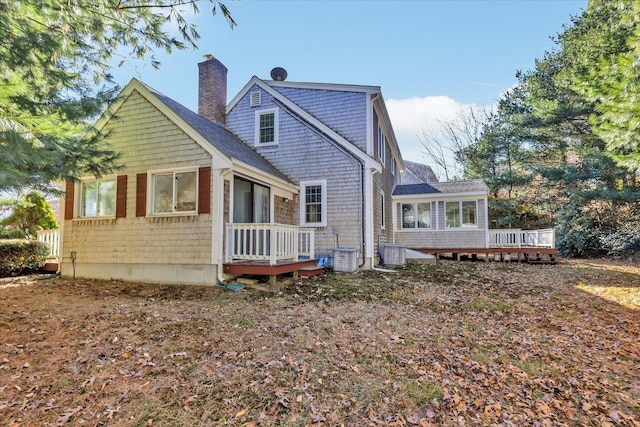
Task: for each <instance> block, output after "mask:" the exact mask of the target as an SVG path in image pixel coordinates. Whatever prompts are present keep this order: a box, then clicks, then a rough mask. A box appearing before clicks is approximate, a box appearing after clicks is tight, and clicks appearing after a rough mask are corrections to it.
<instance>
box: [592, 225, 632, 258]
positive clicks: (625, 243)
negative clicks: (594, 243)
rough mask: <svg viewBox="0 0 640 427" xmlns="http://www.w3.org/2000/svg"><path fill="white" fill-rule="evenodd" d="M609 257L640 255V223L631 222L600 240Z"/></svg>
mask: <svg viewBox="0 0 640 427" xmlns="http://www.w3.org/2000/svg"><path fill="white" fill-rule="evenodd" d="M600 243H601V244H602V248H603V249H605V250H606V251H607V254H609V255H616V256H631V255H634V254H636V253H640V221H636V222H629V223H627V224H625V225H623V226H622V227H620V228H619V229H618V230H616V231H614V232H611V233H608V234H606V235H604V236H602V237H601V238H600Z"/></svg>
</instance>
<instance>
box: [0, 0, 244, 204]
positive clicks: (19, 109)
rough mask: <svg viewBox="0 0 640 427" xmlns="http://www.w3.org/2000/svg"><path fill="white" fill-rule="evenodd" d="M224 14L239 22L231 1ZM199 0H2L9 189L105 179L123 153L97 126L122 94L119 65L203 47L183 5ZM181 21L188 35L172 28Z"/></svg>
mask: <svg viewBox="0 0 640 427" xmlns="http://www.w3.org/2000/svg"><path fill="white" fill-rule="evenodd" d="M209 1H210V3H212V4H213V13H214V14H215V13H216V11H218V10H220V11H221V12H222V14H223V15H224V17H225V18H226V19H227V22H228V23H229V25H231V26H234V25H235V22H234V21H233V19H232V18H231V15H230V13H229V10H228V9H227V8H226V6H225V5H224V4H222V3H220V2H219V1H217V0H209ZM197 4H198V1H190V0H118V1H111V0H65V1H59V0H0V159H2V160H1V162H0V191H6V190H12V189H19V188H23V187H31V188H40V189H44V190H51V187H50V183H51V182H52V181H55V180H70V179H74V178H77V177H79V176H83V175H88V174H92V175H96V176H99V175H102V174H105V173H109V172H111V171H113V170H114V169H116V168H117V167H118V153H115V152H113V151H111V150H109V149H108V147H105V146H104V145H103V144H102V139H103V135H100V134H99V133H97V132H90V131H91V129H90V128H89V123H91V122H93V121H94V120H95V119H96V118H97V116H98V115H99V114H100V113H101V112H102V111H103V110H104V109H105V106H106V105H107V104H108V103H109V102H111V101H112V100H113V98H114V95H115V94H116V93H117V89H118V88H117V85H115V84H114V82H113V81H112V79H111V75H110V73H109V72H110V69H111V64H112V63H114V60H115V59H116V57H117V55H121V52H125V55H126V56H124V57H122V60H123V61H124V60H129V59H131V60H136V59H139V60H150V61H151V63H152V64H153V65H154V66H156V67H157V66H159V63H158V61H157V60H156V59H155V57H154V52H155V51H165V52H171V51H172V50H174V49H184V48H187V47H195V46H196V45H195V42H196V40H197V39H198V38H199V35H198V33H197V31H196V29H195V27H194V26H193V25H192V24H190V23H188V22H187V21H186V20H185V18H184V16H183V13H184V12H182V11H181V10H180V8H179V6H181V7H184V6H190V7H191V10H192V11H193V12H198V7H197ZM169 22H171V23H173V24H175V25H177V27H178V29H179V34H180V35H179V37H175V36H173V35H171V34H169V33H167V32H165V31H164V27H163V26H164V25H165V24H167V23H169Z"/></svg>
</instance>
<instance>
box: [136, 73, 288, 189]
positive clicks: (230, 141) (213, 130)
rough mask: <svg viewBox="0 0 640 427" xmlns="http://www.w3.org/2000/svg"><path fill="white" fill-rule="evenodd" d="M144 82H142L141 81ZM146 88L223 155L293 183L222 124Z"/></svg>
mask: <svg viewBox="0 0 640 427" xmlns="http://www.w3.org/2000/svg"><path fill="white" fill-rule="evenodd" d="M143 84H144V83H143ZM145 87H146V88H147V89H149V91H150V92H151V93H152V94H153V95H154V96H155V97H156V98H158V99H159V100H160V101H161V102H162V103H163V104H164V105H166V106H167V107H169V108H170V109H171V110H172V111H173V112H174V113H176V114H177V115H178V116H180V118H181V119H182V120H184V121H185V122H187V124H189V126H191V127H192V128H193V129H194V130H195V131H196V132H198V133H199V134H200V135H202V136H203V137H204V138H205V139H206V140H207V141H209V142H210V143H211V145H213V146H214V147H216V148H217V149H218V150H220V151H221V152H222V153H223V154H224V155H225V156H227V157H229V158H231V159H235V160H238V161H240V162H242V163H245V164H247V165H249V166H253V167H254V168H256V169H259V170H261V171H263V172H266V173H268V174H270V175H272V176H274V177H276V178H280V179H282V180H284V181H286V182H288V183H293V181H291V179H290V178H289V177H287V176H286V175H285V174H283V173H282V172H280V171H279V170H278V169H277V168H276V167H275V166H273V165H272V164H271V163H269V161H268V160H267V159H265V158H264V157H262V156H261V155H260V154H258V153H257V152H256V151H255V150H253V148H251V147H250V146H249V145H247V144H245V143H244V142H243V141H242V140H241V139H240V138H238V137H237V136H236V135H234V134H233V133H232V132H231V131H230V130H228V129H227V128H226V127H224V125H222V124H220V123H218V122H213V121H211V120H209V119H206V118H204V117H202V116H200V115H198V114H196V113H194V112H193V111H191V110H189V109H188V108H187V107H185V106H184V105H182V104H180V103H178V102H176V101H174V100H173V99H171V98H169V97H167V96H165V95H163V94H161V93H160V92H158V91H156V90H155V89H153V88H151V87H149V86H147V85H145Z"/></svg>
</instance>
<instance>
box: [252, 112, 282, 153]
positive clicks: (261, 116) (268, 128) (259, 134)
mask: <svg viewBox="0 0 640 427" xmlns="http://www.w3.org/2000/svg"><path fill="white" fill-rule="evenodd" d="M255 135H256V137H255V145H256V146H257V147H261V146H268V145H276V144H278V109H276V108H273V109H269V110H259V111H256V122H255Z"/></svg>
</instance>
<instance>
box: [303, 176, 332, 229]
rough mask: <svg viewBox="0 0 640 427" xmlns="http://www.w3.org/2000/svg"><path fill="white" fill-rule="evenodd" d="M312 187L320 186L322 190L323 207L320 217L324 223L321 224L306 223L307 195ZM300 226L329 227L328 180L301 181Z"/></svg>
mask: <svg viewBox="0 0 640 427" xmlns="http://www.w3.org/2000/svg"><path fill="white" fill-rule="evenodd" d="M312 185H320V186H321V188H322V190H321V191H322V196H321V197H322V201H321V203H322V206H321V207H320V208H321V210H320V215H321V216H322V221H320V222H307V221H306V217H307V215H306V212H307V210H306V200H305V199H306V197H305V196H306V193H307V187H310V186H312ZM300 226H301V227H326V226H327V180H326V179H319V180H315V181H300Z"/></svg>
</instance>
